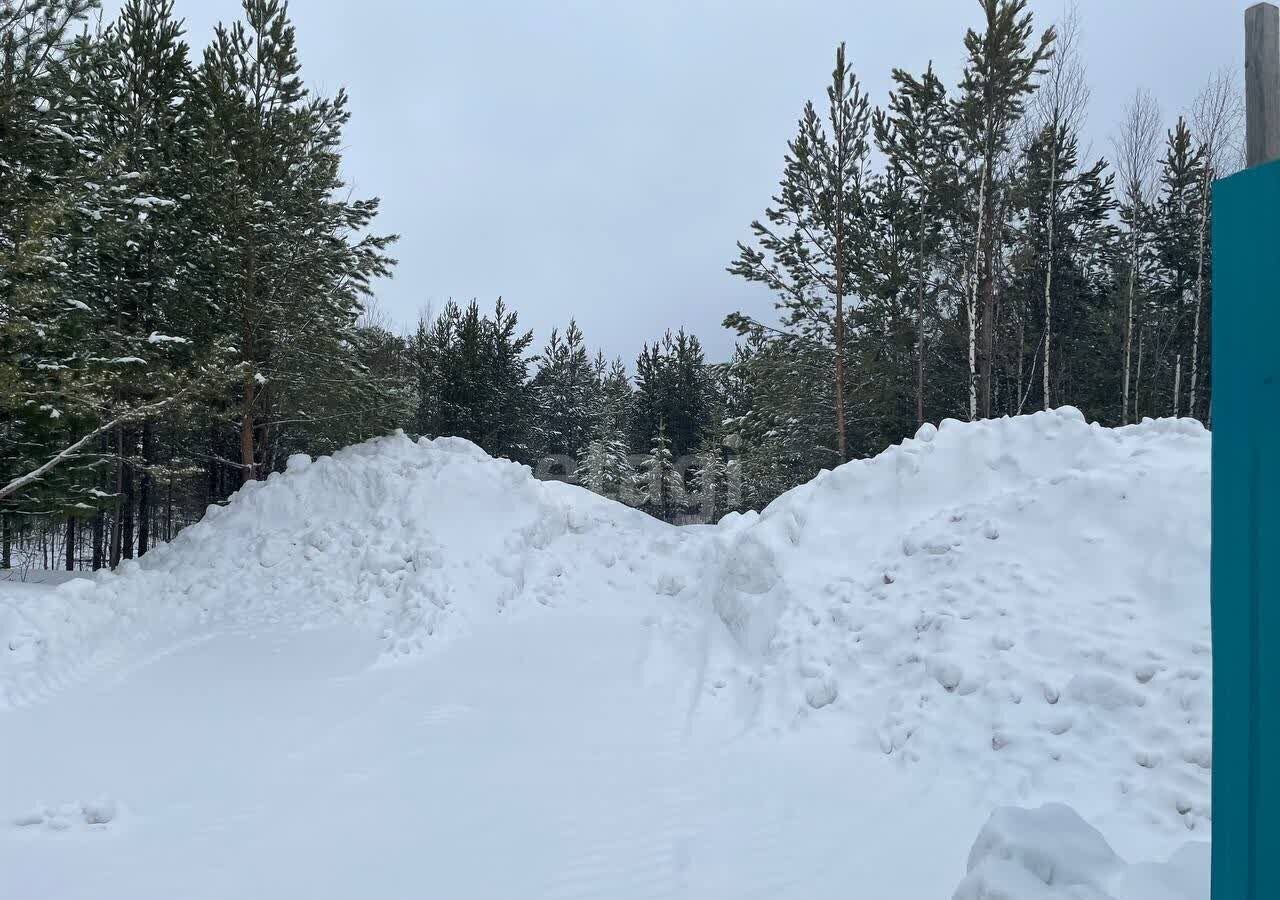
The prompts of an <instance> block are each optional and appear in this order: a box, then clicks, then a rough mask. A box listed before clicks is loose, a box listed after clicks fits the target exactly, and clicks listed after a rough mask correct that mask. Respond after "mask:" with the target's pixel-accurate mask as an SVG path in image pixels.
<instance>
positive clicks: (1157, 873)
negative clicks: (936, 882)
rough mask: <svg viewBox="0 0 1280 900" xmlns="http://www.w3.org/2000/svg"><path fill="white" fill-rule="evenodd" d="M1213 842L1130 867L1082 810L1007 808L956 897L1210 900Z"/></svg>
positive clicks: (988, 830)
mask: <svg viewBox="0 0 1280 900" xmlns="http://www.w3.org/2000/svg"><path fill="white" fill-rule="evenodd" d="M1208 851H1209V844H1208V843H1207V842H1203V841H1197V842H1192V843H1188V844H1185V845H1184V846H1183V847H1182V848H1181V849H1179V850H1178V851H1177V852H1176V853H1174V855H1173V856H1172V857H1171V858H1170V859H1169V861H1168V862H1164V863H1141V864H1137V865H1128V864H1126V863H1125V861H1124V860H1123V859H1121V858H1120V857H1119V856H1118V855H1116V853H1115V851H1114V850H1112V849H1111V846H1110V845H1109V844H1108V843H1107V841H1106V839H1105V838H1103V836H1102V834H1101V833H1100V832H1099V831H1098V830H1097V829H1096V828H1094V827H1093V826H1091V825H1089V824H1088V823H1087V822H1085V821H1084V819H1082V818H1081V817H1080V815H1079V814H1078V813H1076V811H1075V810H1074V809H1072V808H1070V807H1068V806H1064V805H1062V804H1057V803H1050V804H1045V805H1044V806H1041V807H1039V808H1038V809H1023V808H1018V807H1001V808H999V809H997V810H995V812H993V813H992V814H991V818H990V819H988V820H987V824H986V825H984V826H983V828H982V831H981V832H980V833H979V834H978V839H977V840H976V841H975V842H974V844H973V849H972V850H970V851H969V862H968V866H967V874H966V875H965V877H964V880H963V881H961V882H960V886H959V887H958V888H957V889H956V892H955V894H953V895H952V900H1208V897H1209V852H1208Z"/></svg>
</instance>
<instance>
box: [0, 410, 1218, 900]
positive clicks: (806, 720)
mask: <svg viewBox="0 0 1280 900" xmlns="http://www.w3.org/2000/svg"><path fill="white" fill-rule="evenodd" d="M1209 447H1210V439H1209V435H1208V433H1207V432H1206V431H1205V430H1204V429H1203V428H1202V427H1201V426H1200V425H1199V424H1198V423H1197V422H1195V421H1193V420H1158V421H1146V422H1144V423H1142V424H1140V425H1134V426H1128V427H1125V428H1117V429H1108V428H1103V427H1101V426H1098V425H1096V424H1088V423H1086V422H1085V420H1084V418H1083V416H1082V415H1081V414H1080V413H1079V412H1078V411H1077V410H1074V409H1072V408H1069V407H1064V408H1061V409H1058V410H1055V411H1052V412H1042V413H1036V414H1034V415H1030V416H1023V417H1018V418H1014V419H998V420H989V421H984V422H977V423H960V422H956V421H952V420H947V421H944V422H943V423H942V424H941V426H940V427H937V428H935V427H933V426H931V425H926V426H924V427H923V428H921V429H920V431H919V433H918V434H917V435H916V437H915V438H914V439H911V440H906V441H903V442H902V443H901V444H900V445H896V446H894V447H891V448H889V449H888V450H886V451H885V452H884V453H881V454H880V455H879V456H877V457H875V458H874V459H870V460H861V461H856V462H851V463H849V464H847V465H844V466H841V467H840V468H838V469H836V470H835V471H831V472H824V473H822V474H821V475H819V476H818V477H817V478H815V479H814V480H813V481H812V482H810V483H808V484H805V485H802V486H800V487H798V488H796V489H794V490H792V491H790V492H788V493H787V494H784V495H783V496H782V497H780V498H778V499H777V500H776V501H774V502H773V503H772V504H771V505H770V506H769V507H768V508H767V509H765V510H764V511H763V512H762V513H760V514H758V515H757V514H755V513H750V514H746V515H737V514H734V515H730V516H728V517H726V518H725V519H724V520H722V521H721V522H720V523H719V524H718V525H716V526H711V527H699V528H683V529H681V528H676V527H673V526H668V525H665V524H663V523H660V522H657V521H655V520H652V519H650V518H649V517H647V516H645V515H644V514H642V513H640V512H637V511H635V510H632V509H629V508H626V507H624V506H622V505H619V504H616V503H613V502H612V501H609V500H605V499H603V498H600V497H597V496H595V495H593V494H590V493H589V492H587V491H585V490H581V489H579V488H576V487H573V486H569V485H564V484H560V483H554V482H539V481H537V480H535V479H534V478H533V477H532V476H531V474H530V472H529V470H528V469H527V468H526V467H524V466H520V465H516V464H514V463H510V462H507V461H504V460H495V459H491V458H489V457H488V456H486V455H485V454H484V453H483V452H482V451H480V450H479V449H478V448H477V447H475V446H474V445H472V444H470V443H468V442H466V441H463V440H460V439H452V438H444V439H439V440H434V441H428V440H422V441H419V442H417V443H414V442H412V441H410V440H409V439H408V438H406V437H405V436H403V435H394V436H391V437H386V438H381V439H377V440H374V441H370V442H368V443H366V444H362V445H359V446H355V447H351V448H348V449H346V450H343V451H341V452H339V453H337V454H335V455H334V456H332V457H325V458H320V459H317V460H314V461H312V460H311V459H310V458H308V457H305V456H296V457H293V458H292V459H290V461H289V465H288V470H287V471H286V472H284V473H280V474H276V475H272V476H271V477H270V478H269V479H268V480H267V481H265V482H257V483H250V484H249V485H246V486H245V488H243V489H242V490H241V491H240V492H238V493H237V494H236V495H235V496H234V497H233V498H232V500H231V502H230V503H229V504H228V505H227V506H225V507H211V508H210V509H209V511H208V513H207V515H206V516H205V518H204V520H203V521H202V522H200V523H199V524H197V525H194V526H192V527H190V528H188V529H187V530H186V531H184V532H183V533H182V534H181V535H179V537H178V538H177V539H176V540H175V541H173V542H172V544H170V545H167V546H164V547H160V548H157V549H156V550H155V551H153V552H152V553H149V554H148V555H147V556H146V557H144V558H143V559H142V560H139V561H135V562H130V563H126V564H125V565H123V566H122V567H121V569H120V570H119V571H118V572H117V573H116V574H113V575H104V576H101V577H99V578H98V579H96V580H93V581H90V580H77V581H73V582H70V583H68V584H65V585H63V586H61V587H60V588H58V589H57V590H56V591H54V592H51V593H42V594H40V595H38V596H37V595H31V596H30V597H23V596H15V597H9V598H0V654H2V656H0V707H3V706H5V705H23V704H28V703H32V702H37V701H39V700H41V699H43V698H44V697H46V696H48V695H49V694H50V693H52V692H54V691H56V690H57V689H58V688H59V687H61V686H63V685H66V684H69V683H72V682H75V681H77V680H80V679H83V678H85V677H88V676H89V675H90V674H92V673H93V672H96V671H99V670H101V669H103V668H104V667H110V666H115V665H120V664H122V663H124V662H126V661H128V660H130V659H135V658H137V657H138V656H139V655H142V654H145V653H147V652H149V651H152V650H156V649H161V648H163V647H165V646H167V645H171V644H173V643H174V642H176V641H179V640H181V639H184V638H187V637H191V636H197V635H200V634H204V633H209V632H212V631H215V630H218V629H226V628H252V627H255V626H259V625H262V624H268V623H279V622H284V623H291V624H297V625H302V626H308V625H314V624H323V623H328V622H335V621H344V622H353V623H356V624H358V625H360V626H362V627H367V628H371V629H375V630H376V631H377V632H378V633H379V634H380V635H381V636H382V638H383V641H384V649H385V652H384V660H385V661H387V662H394V661H395V660H399V659H405V658H412V657H414V656H415V655H417V654H419V653H421V652H424V651H429V650H430V649H431V648H432V647H433V646H435V645H437V644H439V643H440V642H442V641H447V640H448V639H449V638H451V637H452V636H455V635H458V634H461V633H464V632H465V631H467V630H468V629H469V628H471V627H472V626H474V625H476V624H479V623H484V622H489V621H493V620H498V619H502V618H504V617H510V616H512V615H526V614H531V613H534V612H537V611H541V610H544V609H551V608H557V607H575V608H576V607H584V608H590V609H591V610H593V611H599V612H601V613H602V614H608V613H609V612H610V611H634V610H643V611H645V612H646V613H648V614H649V615H651V616H652V618H653V620H654V621H655V622H656V623H657V624H658V625H659V626H660V627H661V630H662V631H663V632H664V633H667V634H669V635H670V636H671V637H672V638H673V640H676V641H677V642H684V643H685V644H686V645H691V646H695V647H696V648H698V649H697V652H698V653H699V654H700V655H701V659H700V660H699V663H698V665H699V666H700V670H701V678H700V680H699V684H698V688H697V692H696V696H695V697H694V698H693V701H692V702H691V704H690V717H691V721H694V722H696V721H697V720H699V719H701V718H703V717H710V716H715V717H726V718H728V719H731V720H733V721H737V722H740V723H741V725H742V726H743V727H747V728H751V729H753V730H758V731H764V732H772V731H786V730H789V729H792V728H795V727H799V726H807V727H821V728H827V729H831V731H832V733H833V739H838V740H843V741H846V742H847V743H849V744H851V745H853V746H855V747H860V748H863V749H865V750H867V751H869V752H872V753H877V754H885V755H887V756H889V757H890V758H892V759H893V760H895V761H897V762H898V763H899V764H900V765H902V766H911V767H916V768H918V769H919V770H920V771H921V772H929V773H937V774H939V775H946V774H948V773H949V774H951V775H960V776H963V777H964V778H965V779H967V780H969V781H971V782H973V783H975V784H978V785H980V786H982V787H983V788H984V789H989V791H990V794H991V796H993V797H1000V798H1004V799H1006V800H1007V799H1009V798H1019V799H1028V800H1029V799H1035V798H1053V797H1058V798H1061V797H1070V798H1071V799H1072V802H1073V804H1074V805H1076V806H1077V807H1078V808H1080V809H1081V811H1082V812H1084V813H1085V815H1086V816H1088V817H1089V818H1090V819H1091V820H1092V821H1095V822H1098V823H1100V824H1103V825H1104V827H1105V825H1107V824H1112V823H1115V824H1123V825H1125V826H1138V827H1141V828H1145V829H1152V830H1155V831H1158V832H1160V833H1163V834H1166V835H1169V836H1172V835H1175V834H1182V835H1184V836H1188V832H1189V831H1190V832H1194V833H1195V834H1196V836H1205V837H1207V831H1208V825H1209V821H1210V809H1209V778H1210V767H1211V755H1210V749H1209V748H1210V692H1211V660H1210V645H1209V605H1208V571H1209V566H1208V560H1209V556H1208V554H1209ZM36 601H38V602H36ZM690 635H696V636H697V637H696V638H690V637H689V636H690ZM975 896H978V895H975Z"/></svg>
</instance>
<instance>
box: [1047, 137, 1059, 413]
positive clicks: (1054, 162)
mask: <svg viewBox="0 0 1280 900" xmlns="http://www.w3.org/2000/svg"><path fill="white" fill-rule="evenodd" d="M1050 140H1051V141H1052V142H1053V149H1052V151H1051V155H1050V158H1049V223H1048V224H1049V235H1048V244H1049V248H1048V250H1049V252H1048V255H1047V256H1046V257H1045V267H1044V408H1045V409H1048V408H1049V347H1050V339H1051V337H1052V335H1053V226H1054V220H1055V218H1056V216H1055V215H1054V213H1055V211H1056V209H1057V206H1058V198H1057V193H1056V191H1057V182H1058V134H1057V129H1056V127H1055V129H1054V133H1053V135H1052V136H1051V137H1050Z"/></svg>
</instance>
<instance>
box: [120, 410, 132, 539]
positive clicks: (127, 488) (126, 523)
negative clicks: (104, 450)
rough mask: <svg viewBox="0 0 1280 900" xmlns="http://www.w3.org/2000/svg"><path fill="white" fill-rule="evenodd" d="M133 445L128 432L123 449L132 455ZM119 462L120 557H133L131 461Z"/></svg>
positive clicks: (122, 460)
mask: <svg viewBox="0 0 1280 900" xmlns="http://www.w3.org/2000/svg"><path fill="white" fill-rule="evenodd" d="M134 445H135V438H134V436H133V434H132V433H130V434H129V440H128V441H127V443H125V445H124V449H125V450H127V451H128V452H129V455H130V456H132V455H133V449H134ZM120 463H121V466H122V478H121V490H122V496H121V497H120V558H121V559H133V552H134V546H135V545H134V540H135V537H134V526H135V518H134V515H135V513H134V509H135V506H134V503H135V499H136V498H135V491H134V477H133V463H132V462H129V461H127V460H125V459H121V461H120Z"/></svg>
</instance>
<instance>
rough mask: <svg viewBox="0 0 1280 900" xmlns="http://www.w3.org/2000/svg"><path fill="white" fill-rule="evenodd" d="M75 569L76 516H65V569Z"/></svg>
mask: <svg viewBox="0 0 1280 900" xmlns="http://www.w3.org/2000/svg"><path fill="white" fill-rule="evenodd" d="M75 570H76V517H75V516H67V571H68V572H74V571H75Z"/></svg>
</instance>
